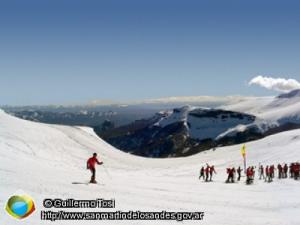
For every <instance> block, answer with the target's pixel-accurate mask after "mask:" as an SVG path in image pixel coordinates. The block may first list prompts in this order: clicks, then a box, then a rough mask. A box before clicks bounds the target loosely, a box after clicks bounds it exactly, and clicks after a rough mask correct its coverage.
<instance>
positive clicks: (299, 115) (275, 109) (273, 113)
mask: <svg viewBox="0 0 300 225" xmlns="http://www.w3.org/2000/svg"><path fill="white" fill-rule="evenodd" d="M245 105H247V108H245ZM221 108H225V109H227V110H235V111H240V112H248V113H252V114H254V115H255V116H256V120H255V121H254V122H253V123H252V124H248V125H241V126H237V127H236V128H233V129H230V130H228V131H227V132H226V133H223V134H221V135H220V136H219V137H218V138H219V139H220V138H223V137H229V136H235V135H236V134H237V133H243V132H247V131H249V130H251V131H253V132H257V133H258V134H259V133H260V134H262V135H269V134H273V133H278V132H281V131H286V130H291V129H295V128H299V127H300V90H293V91H291V92H289V93H286V94H282V95H279V96H278V97H275V98H273V100H272V101H270V102H269V101H267V102H266V103H265V104H255V102H249V101H244V102H241V103H237V104H234V105H227V106H223V107H221Z"/></svg>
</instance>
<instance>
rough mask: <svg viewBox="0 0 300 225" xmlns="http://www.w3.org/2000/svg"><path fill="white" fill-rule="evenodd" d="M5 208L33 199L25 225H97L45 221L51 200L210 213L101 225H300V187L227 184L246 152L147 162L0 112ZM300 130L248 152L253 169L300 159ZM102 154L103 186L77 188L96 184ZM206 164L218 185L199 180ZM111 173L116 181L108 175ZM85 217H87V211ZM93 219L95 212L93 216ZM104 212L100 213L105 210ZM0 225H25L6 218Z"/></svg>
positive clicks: (0, 190) (82, 134) (83, 133)
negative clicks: (90, 164)
mask: <svg viewBox="0 0 300 225" xmlns="http://www.w3.org/2000/svg"><path fill="white" fill-rule="evenodd" d="M0 124H1V126H0V150H1V151H0V157H1V164H0V176H1V180H0V208H1V209H3V208H4V207H5V203H6V200H7V199H8V198H9V197H10V196H11V195H12V194H14V193H15V192H16V191H18V190H23V191H24V192H26V193H27V194H29V195H31V196H32V197H33V198H34V200H35V203H36V206H37V211H36V213H35V214H34V215H32V217H30V218H29V219H27V220H25V221H24V222H21V223H22V224H30V225H41V224H59V225H64V224H94V223H93V221H89V222H85V221H78V222H77V221H76V222H74V221H56V222H46V221H40V215H39V212H40V210H43V209H44V208H43V207H42V202H43V199H45V198H63V199H67V198H75V199H96V198H105V199H112V198H114V199H115V200H116V210H124V211H129V210H140V211H163V210H167V211H204V212H205V217H204V221H200V222H199V221H184V222H175V221H174V222H170V221H111V222H110V221H101V222H100V221H98V222H95V223H101V224H210V225H214V224H222V225H223V224H224V225H227V224H233V225H239V224H241V225H242V224H243V225H244V224H247V225H252V224H253V225H266V224H271V225H277V224H278V225H279V224H280V225H281V224H285V225H298V224H300V214H299V209H300V187H299V185H300V181H294V180H291V179H285V180H278V179H275V180H274V182H273V183H265V182H263V181H259V180H258V179H256V180H255V183H254V184H253V185H251V186H247V185H245V183H244V179H245V178H243V181H241V182H240V183H235V184H225V179H226V173H225V172H226V171H225V170H226V167H227V166H239V165H242V160H241V156H240V148H241V145H237V146H231V147H224V148H218V149H217V150H216V151H208V152H203V153H200V154H197V155H195V156H191V157H187V158H179V159H145V158H141V157H136V156H132V155H130V154H127V153H124V152H121V151H119V150H117V149H114V148H113V147H112V146H110V145H109V144H107V143H105V142H104V141H102V140H101V139H100V138H98V137H97V136H96V135H95V134H94V133H93V131H92V130H91V129H89V128H79V127H67V126H59V125H46V124H39V123H34V122H29V121H24V120H21V119H17V118H14V117H12V116H9V115H7V114H5V113H3V112H2V111H0ZM299 135H300V130H294V131H290V132H285V133H280V134H277V135H274V136H270V137H267V138H265V139H262V140H259V141H255V142H250V143H248V144H247V153H248V158H249V160H248V162H249V165H254V166H258V164H259V163H263V164H266V163H270V164H271V163H274V164H277V163H279V162H280V163H283V162H292V161H298V160H299V159H300V157H299V156H300V151H299V148H300V139H299ZM93 152H98V153H99V158H100V159H101V160H103V161H104V163H105V164H104V165H105V167H106V169H107V171H106V170H105V168H103V167H102V166H98V168H97V180H98V181H99V184H98V185H75V184H72V183H74V182H81V183H85V182H87V181H88V180H89V178H90V172H89V171H88V170H86V168H85V166H86V160H87V158H88V157H90V156H91V154H92V153H93ZM206 163H210V164H214V165H215V167H216V170H217V175H215V178H214V182H211V183H205V182H203V181H199V180H198V176H199V169H200V167H201V166H204V165H205V164H206ZM107 172H108V173H109V174H107ZM83 211H84V210H83ZM86 211H89V210H86ZM99 211H101V210H99ZM0 222H1V224H9V225H14V224H20V222H19V221H15V220H13V219H12V218H10V217H9V216H8V215H7V214H6V212H5V211H4V210H0Z"/></svg>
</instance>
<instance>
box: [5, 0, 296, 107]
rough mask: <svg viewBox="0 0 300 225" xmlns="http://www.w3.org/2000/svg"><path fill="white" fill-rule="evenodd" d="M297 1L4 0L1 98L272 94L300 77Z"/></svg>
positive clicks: (41, 100)
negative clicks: (272, 83)
mask: <svg viewBox="0 0 300 225" xmlns="http://www.w3.org/2000/svg"><path fill="white" fill-rule="evenodd" d="M299 24H300V2H299V1H289V0H287V1H277V0H272V1H264V0H259V1H256V0H252V1H242V0H240V1H232V0H228V1H224V0H220V1H216V0H207V1H201V0H195V1H194V0H184V1H183V0H181V1H178V0H151V1H146V0H126V1H124V0H106V1H102V0H95V1H89V0H84V1H83V0H82V1H76V0H72V1H66V0H49V1H46V0H38V1H32V0H26V1H21V0H20V1H15V0H9V1H1V0H0V96H1V98H0V104H2V105H3V104H10V105H30V104H64V103H77V102H86V101H90V100H94V99H112V100H121V101H127V100H137V99H145V98H158V97H167V96H189V95H218V96H222V95H273V94H276V93H275V92H272V91H268V90H265V89H263V88H259V87H255V86H251V87H249V86H248V85H247V82H248V81H249V80H251V79H252V78H253V77H254V76H256V75H268V76H274V77H283V78H294V79H297V80H300V63H299V62H300V42H299V40H300V26H299Z"/></svg>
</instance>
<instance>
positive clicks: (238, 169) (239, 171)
mask: <svg viewBox="0 0 300 225" xmlns="http://www.w3.org/2000/svg"><path fill="white" fill-rule="evenodd" d="M236 171H237V174H238V178H237V180H238V181H240V180H241V176H242V171H243V170H242V169H241V167H240V166H239V168H237V170H236Z"/></svg>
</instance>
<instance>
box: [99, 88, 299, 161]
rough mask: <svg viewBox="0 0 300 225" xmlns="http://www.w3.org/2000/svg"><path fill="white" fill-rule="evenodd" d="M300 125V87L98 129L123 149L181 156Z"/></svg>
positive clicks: (147, 153)
mask: <svg viewBox="0 0 300 225" xmlns="http://www.w3.org/2000/svg"><path fill="white" fill-rule="evenodd" d="M299 127H300V90H294V91H292V92H290V93H287V94H282V95H280V96H278V97H275V98H274V97H273V98H269V97H268V98H256V99H255V98H248V99H243V100H241V101H239V102H235V103H233V104H228V105H224V106H220V107H218V108H215V109H211V108H203V107H202V108H201V107H191V106H186V107H182V108H176V109H174V110H171V111H170V110H169V111H162V112H160V113H157V114H156V115H155V116H154V117H152V118H150V119H144V120H138V121H135V122H133V123H131V124H129V125H126V126H122V127H118V128H114V129H110V130H106V131H103V130H102V131H101V130H100V129H99V128H97V127H96V128H95V132H96V133H97V134H98V135H99V136H100V137H102V138H103V139H104V140H106V141H107V142H109V143H110V144H112V145H114V146H115V147H117V148H119V149H122V150H124V151H127V152H130V153H133V154H136V155H141V156H147V157H178V156H187V155H192V154H195V153H197V152H200V151H203V150H207V149H211V148H213V149H214V148H216V147H218V146H224V145H232V144H238V143H243V142H246V141H251V140H256V139H259V138H263V137H265V136H268V135H270V134H274V133H278V132H282V131H286V130H291V129H296V128H299Z"/></svg>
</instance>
